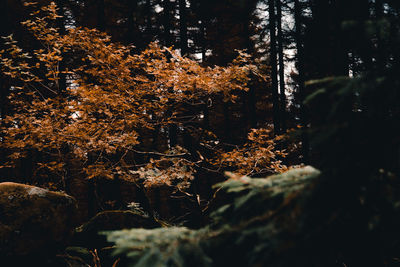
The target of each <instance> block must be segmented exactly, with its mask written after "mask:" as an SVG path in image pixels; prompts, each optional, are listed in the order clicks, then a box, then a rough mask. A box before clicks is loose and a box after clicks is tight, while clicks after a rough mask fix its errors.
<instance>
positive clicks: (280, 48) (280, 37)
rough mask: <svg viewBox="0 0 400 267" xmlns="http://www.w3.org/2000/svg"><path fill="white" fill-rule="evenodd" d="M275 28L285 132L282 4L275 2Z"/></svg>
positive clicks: (282, 122)
mask: <svg viewBox="0 0 400 267" xmlns="http://www.w3.org/2000/svg"><path fill="white" fill-rule="evenodd" d="M276 12H277V24H278V25H277V26H278V55H279V91H280V92H279V93H280V104H281V114H280V115H281V127H282V131H285V130H286V94H285V63H284V58H283V34H282V3H281V0H276Z"/></svg>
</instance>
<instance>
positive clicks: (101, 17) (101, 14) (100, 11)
mask: <svg viewBox="0 0 400 267" xmlns="http://www.w3.org/2000/svg"><path fill="white" fill-rule="evenodd" d="M97 28H98V29H99V30H100V31H102V32H104V31H105V30H106V12H105V4H104V0H97Z"/></svg>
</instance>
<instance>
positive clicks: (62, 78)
mask: <svg viewBox="0 0 400 267" xmlns="http://www.w3.org/2000/svg"><path fill="white" fill-rule="evenodd" d="M57 6H58V8H59V11H58V13H59V15H61V16H63V17H61V18H58V19H57V27H58V28H59V33H60V34H61V35H65V32H66V31H65V17H64V16H65V14H64V1H61V0H58V1H57ZM62 57H63V59H62V60H61V61H60V62H59V63H58V64H59V65H58V70H59V79H58V82H57V83H58V95H59V96H60V98H61V99H62V98H63V97H64V94H65V93H66V91H67V79H66V75H65V61H66V59H65V54H62Z"/></svg>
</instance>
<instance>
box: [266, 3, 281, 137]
mask: <svg viewBox="0 0 400 267" xmlns="http://www.w3.org/2000/svg"><path fill="white" fill-rule="evenodd" d="M268 9H269V33H270V65H271V81H272V84H271V85H272V104H273V110H272V112H273V123H274V133H275V134H279V133H280V125H279V124H280V114H279V113H280V112H279V109H280V107H279V106H280V105H279V96H278V95H279V94H278V78H277V72H278V71H277V63H276V56H277V55H276V35H275V30H276V28H275V21H276V16H275V5H274V0H268Z"/></svg>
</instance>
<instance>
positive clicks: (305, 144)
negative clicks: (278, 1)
mask: <svg viewBox="0 0 400 267" xmlns="http://www.w3.org/2000/svg"><path fill="white" fill-rule="evenodd" d="M294 3H295V7H294V12H295V27H296V32H295V36H296V49H297V70H298V73H299V75H298V83H299V85H298V90H299V92H298V96H299V102H300V121H301V124H302V126H303V129H302V136H301V142H302V146H301V147H302V154H303V163H305V164H307V163H308V162H309V141H308V135H307V133H306V128H307V124H308V118H307V113H306V110H305V107H304V103H303V102H304V98H305V86H304V50H303V42H302V32H301V13H302V8H301V6H300V3H299V0H295V1H294Z"/></svg>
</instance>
